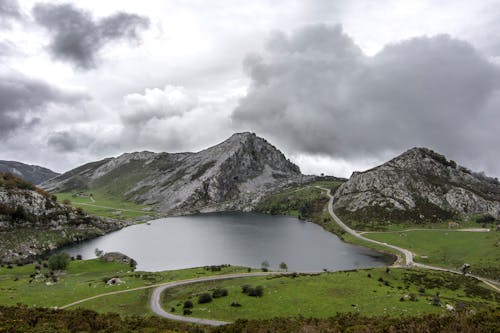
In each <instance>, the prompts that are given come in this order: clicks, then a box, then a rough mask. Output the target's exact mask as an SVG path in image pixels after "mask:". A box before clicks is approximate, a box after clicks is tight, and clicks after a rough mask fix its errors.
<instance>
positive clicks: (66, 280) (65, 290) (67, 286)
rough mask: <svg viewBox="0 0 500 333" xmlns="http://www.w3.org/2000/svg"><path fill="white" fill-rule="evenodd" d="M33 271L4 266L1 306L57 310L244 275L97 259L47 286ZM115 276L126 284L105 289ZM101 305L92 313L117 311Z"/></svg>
mask: <svg viewBox="0 0 500 333" xmlns="http://www.w3.org/2000/svg"><path fill="white" fill-rule="evenodd" d="M34 271H35V267H34V265H33V264H30V265H25V266H20V267H19V266H15V267H13V268H11V269H9V268H7V267H6V266H5V267H1V268H0V304H2V305H16V304H18V303H21V304H25V305H28V306H41V307H54V306H58V307H60V306H63V305H66V304H69V303H72V302H74V301H77V300H80V299H83V298H86V297H90V296H94V295H98V294H102V293H107V292H112V291H117V290H126V289H131V288H135V287H140V286H148V285H153V284H157V283H161V282H168V281H174V280H182V279H188V278H193V277H199V276H209V275H213V274H227V273H233V272H246V268H242V267H237V266H234V267H233V266H231V267H226V268H223V269H222V271H220V272H211V271H208V270H205V269H204V268H190V269H182V270H176V271H165V272H157V273H148V272H130V271H129V267H128V265H125V264H121V263H113V262H111V263H108V262H103V261H101V260H98V259H93V260H82V261H78V260H76V261H71V262H70V264H69V267H68V269H67V271H66V272H64V273H63V274H61V275H60V276H59V281H58V282H57V283H53V284H52V283H51V284H47V283H46V282H47V280H46V279H44V278H41V279H37V280H35V281H32V282H31V283H30V282H29V281H30V280H31V278H30V274H32V273H33V272H34ZM43 272H47V269H44V270H43ZM115 276H117V277H119V278H120V279H121V280H123V281H125V283H124V284H122V285H119V286H107V285H106V284H105V283H104V279H109V278H112V277H115ZM124 297H125V298H126V297H128V296H124ZM103 304H104V306H103V307H100V308H96V309H95V310H97V311H103V312H108V311H115V310H117V308H116V307H114V305H113V304H109V303H106V302H104V303H103ZM146 304H147V303H146ZM82 306H86V305H82ZM118 310H119V308H118ZM115 312H117V311H115Z"/></svg>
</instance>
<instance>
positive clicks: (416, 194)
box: [334, 148, 500, 222]
mask: <svg viewBox="0 0 500 333" xmlns="http://www.w3.org/2000/svg"><path fill="white" fill-rule="evenodd" d="M334 209H335V210H336V211H338V212H339V213H341V215H344V216H349V217H352V218H353V219H356V220H360V221H366V222H368V221H370V220H372V221H373V220H386V221H399V220H417V221H418V220H432V221H436V220H438V219H447V218H453V217H456V216H459V215H463V214H466V215H469V214H476V213H477V214H491V215H492V216H494V217H495V218H497V219H498V218H500V184H499V182H498V179H495V178H490V177H486V176H485V175H484V174H481V173H474V172H471V171H470V170H468V169H467V168H465V167H462V166H459V165H457V163H456V162H454V161H452V160H448V159H447V158H446V157H445V156H443V155H441V154H438V153H436V152H434V151H432V150H430V149H427V148H413V149H410V150H408V151H406V152H405V153H403V154H401V155H399V156H397V157H396V158H394V159H392V160H390V161H388V162H387V163H384V164H382V165H381V166H378V167H375V168H373V169H370V170H367V171H365V172H355V173H353V175H352V176H351V177H350V179H349V180H348V181H347V182H345V183H344V184H342V185H341V186H340V188H339V189H338V190H337V192H336V193H335V204H334Z"/></svg>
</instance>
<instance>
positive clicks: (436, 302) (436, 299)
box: [432, 294, 441, 306]
mask: <svg viewBox="0 0 500 333" xmlns="http://www.w3.org/2000/svg"><path fill="white" fill-rule="evenodd" d="M432 305H434V306H441V298H440V297H439V295H438V294H436V296H434V297H433V298H432Z"/></svg>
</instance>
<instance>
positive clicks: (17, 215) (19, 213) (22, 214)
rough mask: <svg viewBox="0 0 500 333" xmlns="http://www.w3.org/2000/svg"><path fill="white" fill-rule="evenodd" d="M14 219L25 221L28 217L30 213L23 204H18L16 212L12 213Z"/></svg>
mask: <svg viewBox="0 0 500 333" xmlns="http://www.w3.org/2000/svg"><path fill="white" fill-rule="evenodd" d="M12 219H13V220H14V221H25V220H27V219H28V215H27V214H26V211H25V210H24V208H23V207H22V206H17V208H16V210H15V211H14V213H12Z"/></svg>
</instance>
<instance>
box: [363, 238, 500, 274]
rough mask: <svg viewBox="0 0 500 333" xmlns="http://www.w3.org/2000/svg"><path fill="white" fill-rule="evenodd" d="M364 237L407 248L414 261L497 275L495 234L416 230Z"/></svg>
mask: <svg viewBox="0 0 500 333" xmlns="http://www.w3.org/2000/svg"><path fill="white" fill-rule="evenodd" d="M364 236H365V237H368V238H371V239H375V240H378V241H381V242H386V243H389V244H394V245H397V246H400V247H403V248H406V249H409V250H410V251H412V252H414V253H415V254H416V255H417V257H416V258H415V260H416V261H417V262H422V263H426V264H432V265H437V266H441V267H448V268H453V269H458V268H459V267H460V266H461V265H462V264H464V263H468V264H470V265H471V271H472V273H475V274H478V275H481V276H485V277H489V278H493V279H498V278H499V276H500V267H499V262H500V234H499V233H498V232H494V231H491V232H465V231H456V230H421V231H420V230H419V231H407V232H391V233H365V234H364ZM422 256H424V257H422ZM425 257H427V258H425Z"/></svg>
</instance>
